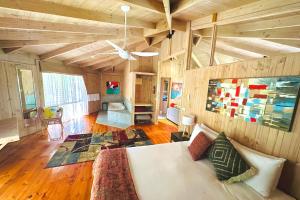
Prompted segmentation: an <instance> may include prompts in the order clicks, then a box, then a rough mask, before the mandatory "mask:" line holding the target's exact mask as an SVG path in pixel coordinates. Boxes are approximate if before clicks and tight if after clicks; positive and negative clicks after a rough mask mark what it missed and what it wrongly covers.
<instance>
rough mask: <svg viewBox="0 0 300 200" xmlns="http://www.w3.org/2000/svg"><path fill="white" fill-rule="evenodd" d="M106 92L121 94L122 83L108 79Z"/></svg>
mask: <svg viewBox="0 0 300 200" xmlns="http://www.w3.org/2000/svg"><path fill="white" fill-rule="evenodd" d="M106 94H120V83H119V82H117V81H107V82H106Z"/></svg>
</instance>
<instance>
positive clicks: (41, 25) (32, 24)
mask: <svg viewBox="0 0 300 200" xmlns="http://www.w3.org/2000/svg"><path fill="white" fill-rule="evenodd" d="M0 29H14V30H26V31H28V30H36V31H53V32H64V33H90V34H97V35H118V34H119V33H120V32H123V31H124V29H119V28H108V27H105V28H102V27H95V26H83V25H77V24H64V23H54V22H45V21H36V20H27V19H20V18H8V17H0ZM129 30H130V28H129Z"/></svg>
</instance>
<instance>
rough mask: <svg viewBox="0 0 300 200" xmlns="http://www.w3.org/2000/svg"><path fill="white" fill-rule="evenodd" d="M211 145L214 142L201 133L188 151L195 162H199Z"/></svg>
mask: <svg viewBox="0 0 300 200" xmlns="http://www.w3.org/2000/svg"><path fill="white" fill-rule="evenodd" d="M211 143H212V141H211V140H210V139H208V138H207V137H206V136H205V134H204V133H203V132H200V133H199V134H198V135H197V136H196V137H195V139H194V140H193V141H192V143H191V144H190V145H189V146H188V150H189V152H190V154H191V156H192V158H193V160H195V161H196V160H199V159H200V158H201V157H202V155H203V154H204V152H205V151H206V150H207V149H208V147H209V146H210V145H211Z"/></svg>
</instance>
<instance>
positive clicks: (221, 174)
mask: <svg viewBox="0 0 300 200" xmlns="http://www.w3.org/2000/svg"><path fill="white" fill-rule="evenodd" d="M208 159H209V160H210V161H211V162H212V164H213V166H214V168H215V171H216V173H217V177H218V179H219V180H220V181H225V182H226V183H234V182H240V181H244V180H247V179H249V178H250V177H252V176H254V175H255V174H256V169H255V168H254V167H251V166H249V165H248V164H247V163H246V161H245V160H244V159H243V158H242V157H241V156H240V154H239V153H238V152H237V151H236V150H235V148H234V146H233V145H232V144H231V143H230V141H229V140H228V139H227V138H226V136H225V134H224V133H221V134H219V136H218V137H217V138H216V139H215V141H214V144H213V145H212V146H211V148H210V149H209V151H208Z"/></svg>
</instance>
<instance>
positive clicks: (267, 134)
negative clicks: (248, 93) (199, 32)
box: [182, 53, 300, 162]
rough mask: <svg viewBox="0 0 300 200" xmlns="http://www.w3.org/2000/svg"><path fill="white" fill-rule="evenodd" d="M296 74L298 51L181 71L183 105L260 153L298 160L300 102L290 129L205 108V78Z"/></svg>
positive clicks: (200, 119) (298, 70)
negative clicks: (264, 124)
mask: <svg viewBox="0 0 300 200" xmlns="http://www.w3.org/2000/svg"><path fill="white" fill-rule="evenodd" d="M290 75H300V53H296V54H288V55H281V56H275V57H271V58H265V59H260V60H250V61H244V62H237V63H232V64H226V65H219V66H213V67H205V68H202V69H195V70H189V71H185V74H184V94H183V102H182V103H183V108H185V110H186V112H187V113H192V114H195V115H196V116H197V121H198V122H199V123H200V122H202V123H205V124H207V125H208V126H210V127H212V128H213V129H215V130H217V131H224V132H225V133H226V135H228V136H229V137H232V138H234V139H236V140H237V141H239V142H240V143H242V144H244V145H246V146H249V147H251V148H254V149H257V150H259V151H261V152H264V153H267V154H271V155H275V156H279V157H283V158H287V159H288V160H290V161H293V162H300V104H299V105H298V109H297V113H296V118H295V121H294V126H293V129H292V132H284V131H279V130H276V129H273V128H269V127H266V126H261V125H257V124H256V123H246V122H245V121H243V120H237V119H232V118H230V117H227V116H223V115H220V114H217V113H213V112H209V111H206V98H207V90H208V81H209V79H219V78H249V77H272V76H290Z"/></svg>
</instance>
